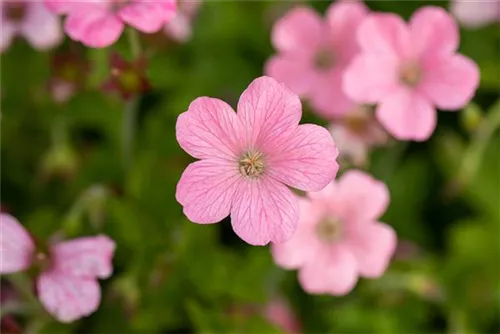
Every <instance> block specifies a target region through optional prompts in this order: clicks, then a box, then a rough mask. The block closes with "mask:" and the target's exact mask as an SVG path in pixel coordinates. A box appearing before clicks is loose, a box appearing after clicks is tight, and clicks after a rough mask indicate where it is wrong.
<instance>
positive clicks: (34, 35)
mask: <svg viewBox="0 0 500 334" xmlns="http://www.w3.org/2000/svg"><path fill="white" fill-rule="evenodd" d="M0 30H1V33H0V52H4V51H5V50H6V49H7V48H8V47H9V45H10V44H11V43H12V39H13V38H14V37H15V36H23V37H24V38H25V39H26V40H27V41H28V43H29V44H30V45H31V46H32V47H34V48H35V49H38V50H47V49H50V48H53V47H55V46H57V45H59V44H60V43H61V42H62V39H63V31H62V26H61V22H60V21H59V17H57V15H55V14H53V13H52V12H51V11H50V10H48V9H47V8H46V6H45V4H44V3H43V2H41V1H20V0H2V1H1V2H0Z"/></svg>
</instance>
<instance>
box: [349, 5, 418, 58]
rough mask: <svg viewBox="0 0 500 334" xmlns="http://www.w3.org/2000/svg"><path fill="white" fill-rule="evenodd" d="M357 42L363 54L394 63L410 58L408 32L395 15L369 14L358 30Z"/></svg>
mask: <svg viewBox="0 0 500 334" xmlns="http://www.w3.org/2000/svg"><path fill="white" fill-rule="evenodd" d="M357 37H358V42H359V45H360V46H361V49H362V50H363V51H364V52H370V53H374V54H377V55H378V56H384V57H388V58H390V59H392V60H393V61H396V59H400V60H401V59H407V58H409V57H411V56H412V46H411V39H410V34H409V30H408V28H407V26H406V24H405V22H404V21H403V20H402V19H401V17H399V16H397V15H396V14H388V13H375V14H370V15H369V16H368V17H367V18H366V19H365V20H364V21H363V23H361V25H360V26H359V29H358V34H357Z"/></svg>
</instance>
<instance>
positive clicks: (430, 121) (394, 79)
mask: <svg viewBox="0 0 500 334" xmlns="http://www.w3.org/2000/svg"><path fill="white" fill-rule="evenodd" d="M437 32H439V33H437ZM357 37H358V41H359V43H360V46H361V49H362V52H361V54H360V55H358V56H357V57H356V58H355V59H354V60H353V62H352V64H351V65H350V66H349V67H348V69H347V70H346V73H345V76H344V85H343V86H344V90H345V92H346V93H347V95H349V96H350V97H351V98H352V99H353V100H355V101H357V102H358V103H366V104H374V103H379V105H378V107H377V110H376V116H377V119H378V120H379V121H380V123H381V124H382V125H383V126H384V127H385V128H386V129H387V130H388V131H389V132H390V133H391V134H392V135H393V136H394V137H396V138H397V139H401V140H415V141H423V140H426V139H428V138H429V137H430V136H431V134H432V133H433V132H434V129H435V127H436V110H435V107H437V108H439V109H443V110H455V109H460V108H462V107H464V106H465V105H466V104H467V103H468V102H469V101H470V100H471V98H472V97H473V96H474V93H475V91H476V89H477V87H478V84H479V69H478V67H477V65H476V64H475V63H474V62H473V61H472V60H471V59H469V58H467V57H464V56H463V55H460V54H457V53H456V51H457V48H458V44H459V31H458V27H457V25H456V23H455V21H454V19H453V18H452V17H451V16H450V15H449V14H448V13H447V12H446V11H445V10H444V9H442V8H439V7H432V6H428V7H424V8H421V9H419V10H418V11H417V12H415V13H414V14H413V16H412V18H411V20H410V23H409V25H408V26H407V25H406V24H405V23H404V21H403V20H402V19H401V18H400V17H399V16H397V15H395V14H385V13H376V14H371V15H370V16H369V17H368V18H367V19H366V20H365V21H364V22H363V23H362V24H361V26H360V27H359V29H358V36H357Z"/></svg>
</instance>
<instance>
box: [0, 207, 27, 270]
mask: <svg viewBox="0 0 500 334" xmlns="http://www.w3.org/2000/svg"><path fill="white" fill-rule="evenodd" d="M34 251H35V245H34V243H33V240H32V239H31V237H30V235H29V234H28V232H27V231H26V230H25V229H24V227H23V226H22V225H21V224H20V223H19V221H18V220H17V219H16V218H14V217H12V216H11V215H9V214H5V213H1V214H0V274H9V273H14V272H17V271H21V270H24V269H27V268H28V267H29V266H30V265H31V257H32V256H33V252H34Z"/></svg>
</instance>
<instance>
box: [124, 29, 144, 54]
mask: <svg viewBox="0 0 500 334" xmlns="http://www.w3.org/2000/svg"><path fill="white" fill-rule="evenodd" d="M127 37H128V43H129V44H130V50H131V51H132V57H134V58H137V57H139V55H140V54H141V42H140V39H139V33H138V32H137V30H135V29H134V28H132V27H128V29H127Z"/></svg>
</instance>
